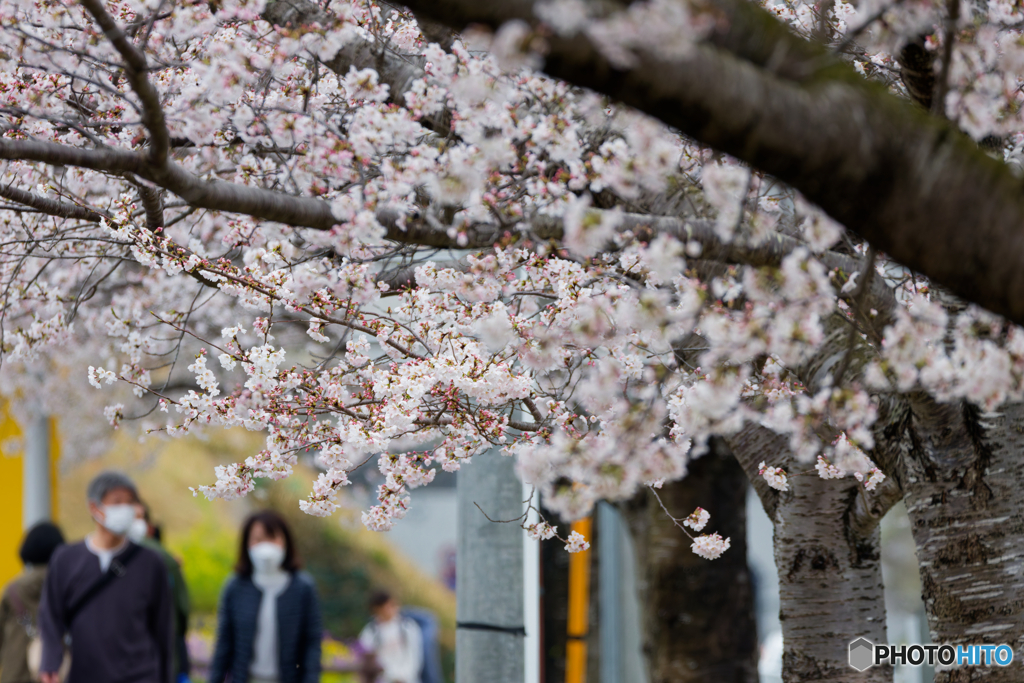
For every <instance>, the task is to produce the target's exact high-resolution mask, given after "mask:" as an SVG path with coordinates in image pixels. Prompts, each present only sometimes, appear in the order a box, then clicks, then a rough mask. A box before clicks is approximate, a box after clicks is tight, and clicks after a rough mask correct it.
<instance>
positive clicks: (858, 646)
mask: <svg viewBox="0 0 1024 683" xmlns="http://www.w3.org/2000/svg"><path fill="white" fill-rule="evenodd" d="M874 659H875V644H874V643H872V642H871V641H870V640H868V639H867V638H858V639H857V640H855V641H853V642H852V643H850V666H852V667H853V668H854V669H856V670H857V671H864V670H866V669H868V668H870V667H871V665H872V664H873V663H874Z"/></svg>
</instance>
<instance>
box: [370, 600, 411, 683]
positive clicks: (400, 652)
mask: <svg viewBox="0 0 1024 683" xmlns="http://www.w3.org/2000/svg"><path fill="white" fill-rule="evenodd" d="M370 611H371V612H373V621H371V622H370V623H369V624H367V625H366V628H364V629H363V632H362V633H360V634H359V645H360V646H361V647H362V648H363V650H364V651H366V652H369V653H372V654H373V656H374V658H375V659H376V661H377V665H378V666H379V667H380V668H381V669H382V670H383V673H382V674H381V680H382V681H384V683H420V671H421V670H422V669H423V635H422V634H421V633H420V627H419V626H417V625H416V622H415V621H413V620H412V619H410V618H408V617H406V616H404V615H403V614H402V612H401V608H400V605H399V604H398V601H397V600H395V599H394V598H393V597H391V596H390V595H389V594H387V593H384V592H379V593H374V594H373V595H372V596H371V597H370Z"/></svg>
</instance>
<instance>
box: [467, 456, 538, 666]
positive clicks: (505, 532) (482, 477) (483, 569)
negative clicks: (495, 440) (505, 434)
mask: <svg viewBox="0 0 1024 683" xmlns="http://www.w3.org/2000/svg"><path fill="white" fill-rule="evenodd" d="M514 464H515V463H514V460H513V458H509V457H505V456H502V455H499V454H498V453H496V452H491V453H485V454H483V455H480V456H477V457H476V458H474V461H473V462H472V463H470V464H469V465H466V466H464V467H463V468H462V469H461V470H459V474H458V479H457V484H456V486H457V496H458V502H459V517H458V524H459V528H458V557H457V560H456V578H455V597H456V617H457V622H458V623H457V631H456V636H455V681H456V683H481V681H487V683H523V680H524V649H523V640H524V635H525V628H524V619H523V617H524V615H523V537H522V536H523V531H522V529H520V528H519V523H518V521H517V522H510V523H507V524H502V523H499V522H491V521H488V520H487V517H490V518H491V519H492V520H511V519H517V518H519V517H520V516H521V515H522V513H523V499H522V491H523V489H522V485H521V484H520V483H519V479H518V478H517V477H516V475H515V470H514ZM477 505H479V506H480V508H482V510H483V512H481V510H480V509H478V508H477ZM484 513H486V514H487V517H485V516H484Z"/></svg>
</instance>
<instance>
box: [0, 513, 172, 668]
mask: <svg viewBox="0 0 1024 683" xmlns="http://www.w3.org/2000/svg"><path fill="white" fill-rule="evenodd" d="M155 531H156V527H154V526H153V523H152V521H151V520H150V516H149V506H148V505H146V504H145V503H144V502H141V501H140V502H139V503H138V504H137V505H136V506H135V521H134V522H132V526H131V528H129V529H128V538H129V540H131V541H133V542H134V543H138V544H139V545H141V546H142V547H143V548H149V549H150V550H152V551H153V552H155V553H156V554H157V555H159V556H160V559H162V560H163V562H164V566H165V567H167V578H168V581H169V583H170V585H171V599H172V600H173V602H174V609H173V610H172V612H171V619H172V629H173V632H174V651H173V653H172V659H173V662H174V663H173V666H174V681H176V683H188V681H189V671H190V669H191V663H190V661H189V657H188V644H187V642H186V639H185V636H186V634H187V633H188V616H189V609H190V608H189V596H188V586H187V585H186V584H185V577H184V576H183V575H182V573H181V564H180V563H179V562H178V560H177V558H176V557H174V556H173V555H171V554H170V553H169V552H167V549H166V548H164V547H163V545H161V543H160V539H159V538H157V535H156V533H155ZM0 683H2V682H0Z"/></svg>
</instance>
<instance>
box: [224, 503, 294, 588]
mask: <svg viewBox="0 0 1024 683" xmlns="http://www.w3.org/2000/svg"><path fill="white" fill-rule="evenodd" d="M257 524H259V525H260V526H262V527H263V528H264V529H265V530H266V532H267V533H268V534H270V535H271V536H273V537H274V538H283V539H284V562H282V563H281V569H284V570H285V571H287V572H297V571H298V570H299V569H301V568H302V563H301V562H300V561H299V556H298V554H297V553H296V552H295V543H294V542H292V532H291V531H290V530H289V529H288V523H287V522H285V521H284V517H282V516H281V515H279V514H277V513H276V512H274V511H273V510H261V511H260V512H254V513H252V514H251V515H249V517H248V518H247V519H246V520H245V524H244V525H243V526H242V540H241V544H240V546H239V549H238V562H237V563H236V564H235V571H236V572H237V573H238V574H240V575H242V576H252V560H250V559H249V535H250V534H252V528H253V527H254V526H256V525H257Z"/></svg>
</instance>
